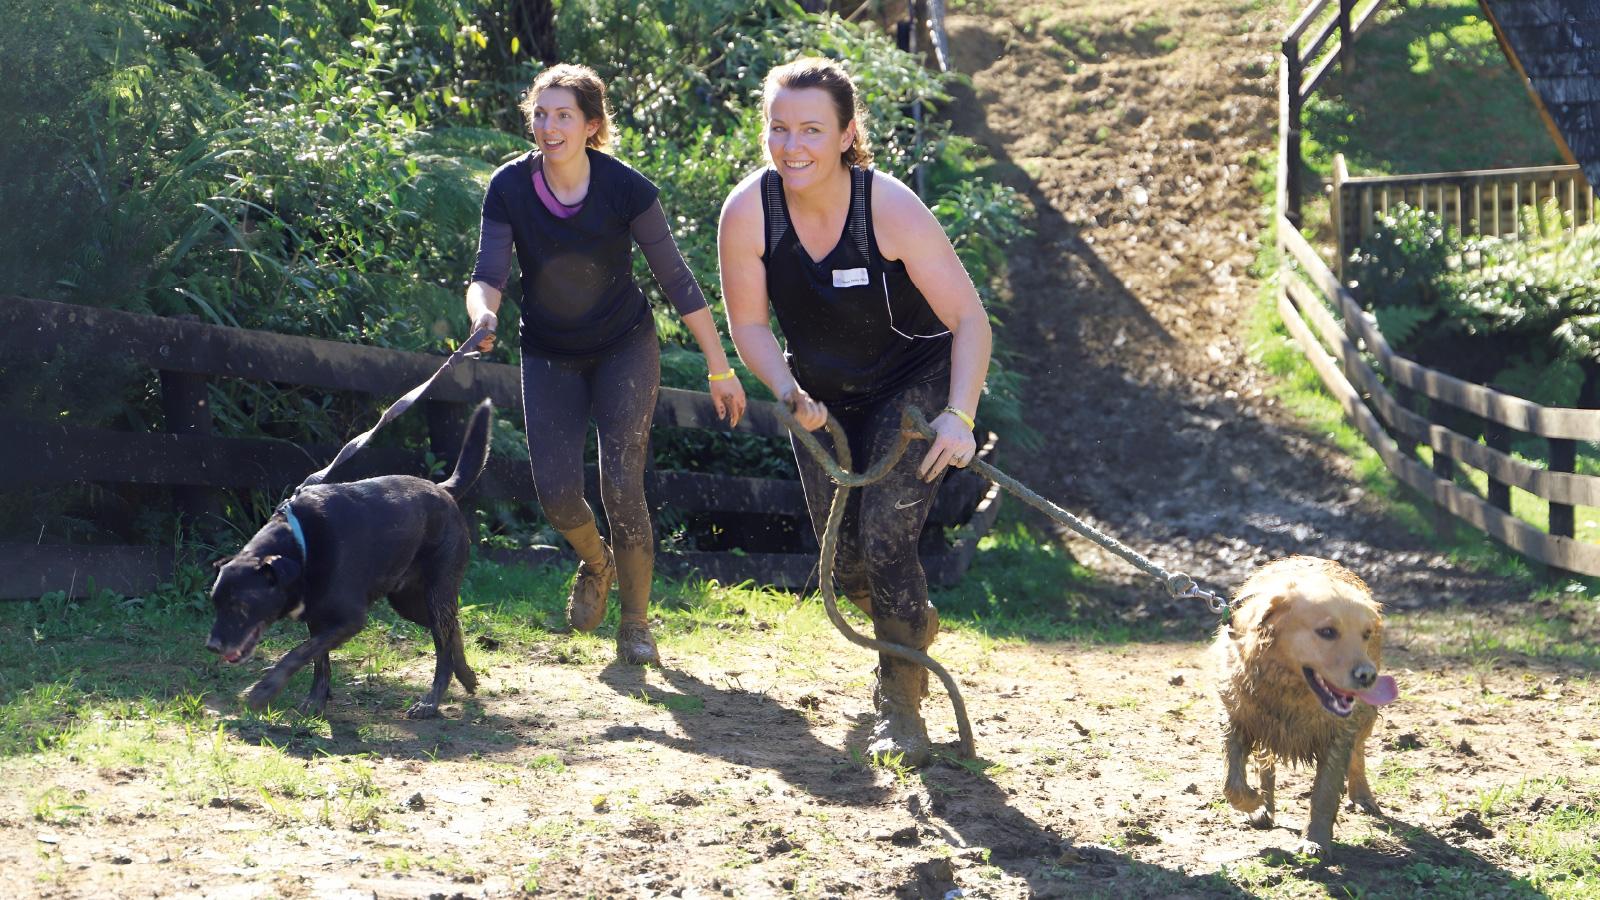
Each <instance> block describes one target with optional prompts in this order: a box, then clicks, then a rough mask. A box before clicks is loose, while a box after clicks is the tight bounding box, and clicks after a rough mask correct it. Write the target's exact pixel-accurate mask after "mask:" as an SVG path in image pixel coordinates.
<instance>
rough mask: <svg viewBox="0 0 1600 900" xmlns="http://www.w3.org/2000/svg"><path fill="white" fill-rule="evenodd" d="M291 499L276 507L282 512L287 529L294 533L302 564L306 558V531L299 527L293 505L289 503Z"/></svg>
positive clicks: (298, 520)
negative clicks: (287, 524) (287, 525)
mask: <svg viewBox="0 0 1600 900" xmlns="http://www.w3.org/2000/svg"><path fill="white" fill-rule="evenodd" d="M292 499H293V498H291V499H290V500H285V501H283V505H282V506H279V507H278V512H281V513H283V518H284V520H285V521H287V522H288V523H289V531H290V533H292V534H293V535H294V542H295V545H296V546H298V547H299V548H300V563H301V565H304V564H305V562H306V559H307V557H306V533H305V530H304V529H303V528H301V527H300V519H299V517H298V516H296V515H295V514H294V507H292V506H290V505H289V503H290V502H291V500H292Z"/></svg>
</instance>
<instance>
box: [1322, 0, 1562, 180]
mask: <svg viewBox="0 0 1600 900" xmlns="http://www.w3.org/2000/svg"><path fill="white" fill-rule="evenodd" d="M1305 117H1306V118H1305V143H1304V152H1305V156H1306V160H1307V162H1308V163H1309V164H1310V166H1311V168H1312V169H1313V170H1314V171H1315V172H1316V173H1317V174H1319V175H1321V176H1324V177H1326V176H1328V175H1329V173H1330V172H1331V167H1332V164H1333V154H1334V153H1335V152H1343V153H1344V154H1345V158H1346V161H1347V162H1348V163H1349V165H1350V168H1351V173H1352V174H1379V173H1384V174H1408V173H1423V172H1449V171H1458V170H1465V169H1488V168H1501V167H1508V166H1539V165H1556V164H1559V163H1561V162H1562V159H1561V156H1560V152H1559V150H1557V148H1556V145H1555V142H1554V141H1553V140H1552V139H1551V137H1550V134H1549V132H1548V131H1546V130H1545V127H1544V123H1543V122H1542V121H1541V119H1540V117H1539V112H1538V109H1537V107H1536V106H1535V105H1534V102H1533V100H1532V98H1531V97H1530V96H1529V94H1528V91H1527V89H1526V88H1524V86H1523V85H1522V82H1521V80H1520V79H1519V78H1518V77H1517V75H1516V71H1515V70H1514V69H1513V68H1512V66H1511V63H1510V62H1509V61H1508V60H1507V59H1506V58H1505V55H1504V54H1502V53H1501V51H1500V45H1499V43H1498V42H1497V41H1496V40H1495V36H1494V29H1493V28H1492V27H1490V25H1489V23H1488V22H1487V21H1486V20H1485V19H1484V18H1483V13H1482V10H1481V9H1480V8H1479V6H1478V3H1477V2H1476V0H1412V2H1409V3H1405V4H1398V3H1391V4H1388V5H1386V7H1385V8H1384V10H1383V11H1382V12H1380V13H1379V14H1378V19H1377V21H1376V22H1375V23H1373V24H1372V25H1370V26H1369V27H1368V29H1367V30H1366V31H1364V32H1362V35H1361V40H1360V42H1359V43H1357V44H1356V45H1355V53H1354V58H1353V63H1352V71H1351V72H1350V73H1349V74H1348V75H1347V74H1345V73H1343V72H1340V71H1339V70H1338V68H1337V67H1335V69H1334V70H1332V71H1331V72H1330V73H1329V74H1328V76H1327V77H1326V78H1325V79H1324V80H1323V81H1322V83H1321V84H1320V85H1319V86H1318V90H1317V92H1316V94H1315V95H1313V97H1312V98H1311V100H1310V101H1309V102H1308V103H1307V104H1306V111H1305Z"/></svg>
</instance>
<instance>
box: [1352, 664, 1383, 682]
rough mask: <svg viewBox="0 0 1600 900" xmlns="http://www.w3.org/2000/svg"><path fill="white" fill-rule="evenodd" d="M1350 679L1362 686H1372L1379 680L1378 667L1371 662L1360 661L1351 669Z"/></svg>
mask: <svg viewBox="0 0 1600 900" xmlns="http://www.w3.org/2000/svg"><path fill="white" fill-rule="evenodd" d="M1350 680H1351V681H1354V682H1355V683H1356V684H1357V685H1359V686H1360V687H1362V688H1369V687H1372V683H1373V682H1375V681H1377V680H1378V667H1377V666H1375V665H1373V664H1372V663H1369V662H1364V663H1360V664H1359V665H1357V666H1356V667H1355V668H1354V669H1351V670H1350Z"/></svg>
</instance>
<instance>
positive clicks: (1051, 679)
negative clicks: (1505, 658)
mask: <svg viewBox="0 0 1600 900" xmlns="http://www.w3.org/2000/svg"><path fill="white" fill-rule="evenodd" d="M196 636H199V635H198V634H197V635H196ZM762 636H764V637H765V638H766V639H767V640H766V641H763V640H761V637H762ZM1394 644H1395V645H1396V649H1395V650H1394V651H1393V653H1392V654H1391V659H1392V664H1391V671H1393V672H1394V673H1395V674H1396V676H1397V677H1398V678H1399V679H1400V682H1401V684H1402V685H1404V686H1405V688H1406V692H1407V693H1406V698H1405V700H1404V701H1403V702H1401V703H1398V704H1396V705H1394V706H1393V707H1391V708H1390V711H1388V712H1386V713H1385V718H1384V720H1383V722H1382V724H1381V725H1380V727H1379V730H1378V732H1377V733H1376V734H1375V736H1374V740H1373V743H1372V748H1371V757H1372V764H1373V766H1374V771H1376V772H1378V773H1379V774H1378V775H1377V776H1376V781H1375V786H1376V789H1377V793H1378V797H1379V799H1380V802H1382V803H1384V804H1385V805H1386V807H1387V809H1388V811H1389V813H1390V814H1391V815H1393V816H1394V818H1392V819H1390V818H1386V819H1376V818H1372V817H1369V816H1366V815H1359V814H1352V813H1346V814H1345V815H1343V816H1342V817H1341V819H1340V822H1339V825H1338V828H1337V831H1336V835H1337V839H1338V841H1339V847H1338V850H1339V853H1338V856H1337V858H1336V859H1335V861H1334V863H1333V864H1332V865H1331V866H1329V867H1327V868H1323V869H1313V870H1307V872H1308V874H1306V875H1305V876H1304V877H1305V878H1306V879H1308V881H1307V882H1306V884H1308V885H1309V886H1313V887H1314V886H1315V885H1316V884H1319V883H1320V884H1323V885H1327V886H1328V888H1329V889H1330V890H1331V889H1333V887H1334V886H1337V885H1340V884H1347V883H1353V884H1354V885H1355V886H1356V887H1358V888H1359V887H1360V886H1362V885H1363V884H1365V885H1366V889H1367V890H1368V891H1369V892H1371V891H1373V889H1374V887H1381V886H1384V885H1387V886H1388V887H1389V888H1390V890H1391V891H1392V890H1393V889H1394V887H1395V886H1396V885H1398V886H1399V890H1400V894H1399V895H1401V896H1404V895H1405V894H1406V891H1407V890H1408V888H1407V885H1409V884H1417V885H1426V884H1430V883H1432V882H1430V881H1428V880H1426V879H1424V880H1423V881H1414V882H1408V881H1406V880H1405V877H1406V876H1407V873H1409V872H1411V871H1412V869H1407V867H1413V868H1415V867H1417V866H1422V867H1424V868H1425V867H1427V866H1433V867H1435V868H1436V869H1437V870H1438V872H1439V873H1443V874H1442V875H1435V876H1427V877H1431V878H1437V877H1444V876H1448V877H1454V878H1459V879H1463V880H1466V881H1472V882H1474V883H1477V884H1480V885H1483V886H1485V887H1486V889H1490V888H1492V889H1495V890H1500V889H1503V888H1505V886H1506V885H1507V883H1508V876H1507V875H1506V873H1505V872H1504V871H1503V870H1502V869H1501V868H1499V865H1500V862H1501V857H1502V854H1503V852H1504V851H1503V846H1502V845H1501V843H1500V840H1499V837H1500V834H1501V833H1502V832H1498V831H1496V830H1495V829H1494V828H1490V827H1487V826H1486V825H1485V824H1484V818H1483V816H1485V815H1487V814H1486V813H1480V812H1479V810H1480V808H1481V802H1480V799H1479V798H1480V792H1481V791H1483V790H1484V789H1485V788H1487V787H1489V786H1492V785H1502V784H1503V785H1511V786H1514V787H1513V788H1512V789H1511V790H1508V791H1507V793H1506V795H1505V798H1504V803H1502V804H1501V805H1500V806H1499V807H1498V808H1497V809H1496V810H1495V812H1496V814H1497V816H1498V818H1496V819H1495V820H1494V821H1495V823H1496V827H1497V828H1499V829H1501V830H1502V831H1503V829H1505V828H1507V827H1515V826H1516V825H1517V824H1518V823H1522V822H1525V821H1526V820H1527V819H1529V818H1531V817H1532V816H1533V814H1534V813H1535V812H1537V811H1538V810H1539V809H1541V808H1543V809H1546V810H1548V809H1553V808H1556V807H1557V806H1559V805H1561V804H1566V803H1575V802H1577V801H1574V798H1573V797H1572V796H1571V795H1570V791H1569V789H1568V788H1566V787H1565V786H1564V782H1563V781H1562V780H1561V779H1560V778H1558V777H1557V776H1558V775H1560V774H1561V773H1571V772H1573V771H1577V770H1580V769H1581V767H1582V766H1583V765H1584V762H1585V760H1586V758H1588V757H1587V756H1586V751H1585V750H1584V749H1583V747H1585V746H1587V747H1588V748H1589V750H1588V751H1587V752H1588V753H1592V752H1593V747H1594V743H1593V742H1594V740H1595V735H1594V734H1593V730H1594V726H1593V724H1592V723H1593V718H1594V712H1595V709H1596V706H1597V703H1600V690H1597V689H1596V686H1595V685H1593V684H1592V683H1590V682H1586V681H1580V680H1569V679H1568V678H1567V677H1564V676H1557V675H1550V674H1548V673H1537V672H1524V671H1515V672H1511V673H1505V672H1494V671H1489V670H1485V671H1484V672H1483V673H1481V677H1464V676H1462V675H1461V674H1460V673H1459V671H1456V672H1451V671H1448V670H1447V669H1445V668H1444V667H1440V666H1437V665H1436V664H1435V663H1434V662H1433V661H1432V659H1431V658H1430V657H1429V655H1428V653H1427V651H1426V649H1425V647H1424V644H1425V641H1423V640H1421V639H1420V638H1418V637H1412V636H1408V635H1406V634H1405V633H1404V632H1403V631H1402V632H1400V633H1399V634H1397V635H1396V640H1395V641H1394ZM1406 645H1414V646H1412V647H1411V648H1410V649H1409V650H1408V649H1401V648H1402V647H1405V646H1406ZM419 649H420V647H418V646H415V645H413V646H411V647H409V648H404V649H403V650H402V655H404V654H406V653H412V655H410V657H409V658H410V659H411V660H412V662H410V663H409V664H406V665H403V666H398V667H396V668H394V669H392V670H390V671H387V672H385V673H384V674H383V675H382V676H379V677H371V676H364V677H361V678H358V679H356V680H355V683H354V684H351V685H345V686H342V687H341V689H340V692H339V693H336V696H335V703H334V705H333V707H332V708H331V709H330V711H329V719H330V722H331V724H328V723H320V722H314V723H310V724H309V726H308V725H296V724H293V723H286V724H281V725H273V724H266V723H261V722H254V723H252V722H250V721H247V720H240V719H239V718H238V713H237V710H236V709H234V708H233V706H232V704H231V702H229V701H226V700H224V701H223V702H221V703H220V704H218V707H219V708H218V709H217V710H212V711H206V710H201V711H200V715H199V716H198V719H197V721H196V723H195V724H194V725H192V726H191V730H190V733H189V735H188V737H187V738H185V737H184V735H183V734H173V733H171V732H170V729H166V730H163V731H162V732H160V733H159V735H153V736H152V737H151V738H150V739H147V740H146V741H145V742H144V743H143V744H142V745H140V748H139V749H138V750H137V751H135V750H134V749H132V748H129V747H127V746H125V745H122V744H119V739H118V737H117V736H116V734H115V732H117V731H126V732H133V733H135V734H137V732H138V731H139V729H140V728H141V726H140V724H139V722H138V720H137V718H133V719H130V720H127V721H123V722H120V723H112V724H111V725H110V726H109V727H108V728H107V729H106V730H105V731H104V732H102V733H101V734H100V736H99V737H97V738H93V739H78V741H77V743H76V744H75V746H74V749H73V753H72V754H71V756H70V757H69V758H67V759H61V758H60V757H57V758H56V761H55V762H53V763H47V762H42V761H39V760H37V759H33V760H30V759H26V758H24V759H14V760H12V761H11V762H10V763H9V764H8V767H7V773H6V775H4V776H3V777H0V783H3V784H5V785H7V790H5V791H0V872H5V873H7V878H8V879H9V880H10V883H11V884H12V885H13V886H20V887H21V892H22V895H23V896H40V897H51V898H89V897H108V896H110V897H141V896H142V897H149V896H159V897H185V898H202V897H224V898H232V900H245V898H268V897H294V898H302V897H304V898H312V897H315V898H355V897H362V898H370V897H383V898H389V897H407V898H410V897H418V898H421V897H426V898H449V897H458V896H461V897H484V896H487V897H510V896H519V895H523V894H526V893H532V892H538V893H543V894H546V895H549V896H560V897H567V896H598V897H653V896H674V897H717V896H737V897H768V896H779V895H794V896H801V897H887V896H901V897H931V898H943V897H950V896H964V897H986V898H1012V897H1019V898H1020V897H1072V898H1078V897H1097V896H1098V897H1118V898H1121V897H1238V896H1246V895H1247V893H1246V890H1244V889H1242V888H1241V885H1243V886H1244V887H1245V888H1250V889H1251V890H1253V889H1255V888H1260V889H1267V888H1270V887H1271V885H1272V884H1274V883H1276V882H1277V881H1278V880H1280V879H1282V878H1283V877H1284V875H1283V874H1282V871H1281V870H1275V869H1270V868H1267V867H1266V866H1265V865H1264V864H1263V863H1262V860H1263V859H1268V860H1270V859H1272V858H1273V854H1274V853H1275V852H1276V851H1277V850H1278V848H1283V847H1292V846H1293V844H1294V840H1295V829H1298V828H1300V827H1301V826H1302V825H1303V821H1304V815H1305V794H1306V792H1307V790H1308V788H1309V777H1308V776H1307V775H1306V774H1305V773H1303V772H1295V773H1290V774H1287V775H1280V783H1279V790H1280V797H1281V798H1282V799H1281V800H1280V824H1279V827H1277V828H1275V829H1273V830H1271V831H1265V832H1258V831H1253V830H1251V829H1249V828H1248V827H1246V826H1245V825H1244V824H1243V823H1242V822H1241V821H1240V817H1239V816H1238V815H1237V814H1235V813H1234V812H1233V811H1232V810H1231V809H1229V808H1227V807H1226V805H1225V804H1224V803H1222V802H1221V800H1220V794H1219V784H1220V772H1221V747H1220V745H1219V743H1218V739H1217V729H1216V722H1215V720H1214V715H1215V712H1214V703H1213V701H1212V698H1211V696H1210V688H1209V680H1208V677H1207V675H1206V666H1207V661H1206V651H1205V648H1204V647H1203V646H1202V645H1201V644H1200V643H1198V642H1194V643H1189V642H1186V643H1181V644H1171V645H1127V646H1122V647H1101V648H1093V647H1084V646H1072V645H1051V644H1036V643H1034V644H1021V643H1003V642H996V641H993V640H986V639H982V638H980V637H978V636H976V635H974V634H972V633H962V634H958V635H953V636H951V637H950V638H949V639H948V640H945V641H941V642H940V651H941V654H940V655H941V657H942V658H943V659H944V660H945V662H946V663H947V664H948V665H949V666H950V667H951V669H952V670H953V671H958V672H962V673H964V674H963V677H962V680H963V682H964V684H965V687H966V690H967V692H968V696H969V697H970V698H980V701H981V702H978V703H977V704H976V705H975V706H974V709H975V711H976V717H975V721H974V726H975V730H976V732H977V740H978V745H979V748H980V751H981V753H982V756H983V759H984V761H985V762H984V768H983V770H982V771H981V772H979V771H969V770H968V769H965V768H962V767H961V766H958V765H956V764H955V763H954V762H953V761H948V760H947V761H944V762H941V763H939V764H936V765H934V766H933V767H931V768H929V769H928V770H926V771H925V772H923V773H920V775H918V774H910V773H905V774H898V773H895V772H893V771H891V770H886V769H882V768H874V767H870V766H867V765H865V764H863V762H862V761H861V760H860V758H859V757H853V756H852V755H851V754H849V753H848V752H846V751H843V750H841V749H840V748H842V747H847V746H858V745H859V744H860V742H861V740H862V739H863V737H864V735H865V733H866V730H867V729H868V728H869V727H870V715H869V709H868V704H867V699H866V698H867V696H868V693H869V691H868V686H867V684H866V681H865V677H866V676H865V671H866V667H865V666H864V665H863V659H862V658H861V656H860V655H859V654H856V653H853V652H846V651H841V650H840V647H839V642H838V638H837V637H836V636H835V635H833V634H832V633H831V632H830V631H829V630H828V629H827V626H826V624H825V623H824V622H822V621H821V617H820V615H818V614H817V613H816V611H815V610H814V609H796V610H794V611H793V612H791V613H787V614H779V615H777V616H773V617H771V618H768V617H767V616H766V615H764V614H763V615H761V616H759V617H758V620H757V621H755V622H752V623H751V631H750V633H749V634H746V635H740V636H739V637H738V639H737V640H728V641H724V642H722V643H721V644H719V645H717V647H716V648H715V649H711V650H705V651H701V650H700V649H699V647H697V646H696V645H695V644H694V643H692V639H689V638H686V639H684V640H680V641H674V642H668V643H667V644H666V645H665V649H666V653H667V655H668V658H669V659H670V660H672V662H673V668H672V669H670V670H667V671H650V672H648V673H643V674H641V673H640V672H639V671H638V670H630V669H626V668H622V667H617V666H613V665H606V664H604V663H603V662H600V661H599V658H602V657H603V647H602V646H601V642H599V641H596V640H594V639H591V638H581V639H567V638H558V639H556V640H554V641H552V642H550V643H545V644H538V645H535V646H533V647H518V648H516V653H515V656H514V658H513V657H508V656H498V657H494V658H495V659H497V660H499V661H498V662H495V663H489V664H484V663H483V662H482V660H483V659H484V658H483V657H481V656H480V665H479V671H480V673H481V674H482V675H483V676H484V684H485V694H484V696H483V697H482V698H481V699H480V700H476V701H471V702H468V703H465V704H454V703H452V704H448V705H447V707H446V715H447V716H448V718H447V719H446V720H444V721H441V722H434V723H414V722H409V721H406V720H405V719H404V718H403V717H402V716H401V714H400V710H402V709H403V708H404V705H405V702H406V699H407V697H408V696H409V691H410V689H411V688H412V687H413V686H416V685H421V684H422V683H423V682H424V681H425V679H426V677H427V671H428V665H429V664H428V662H427V660H426V659H425V658H424V657H423V656H422V655H420V654H415V653H414V652H412V651H416V650H419ZM597 651H599V652H597ZM224 696H226V695H224ZM1513 701H1514V702H1513ZM930 711H931V713H932V719H931V726H932V727H931V730H932V732H933V733H934V735H935V736H936V738H943V739H946V740H953V738H954V723H953V721H952V720H951V718H950V715H949V710H948V706H947V705H946V704H944V703H943V702H942V698H941V697H937V696H936V702H934V703H931V704H930ZM219 726H221V731H218V730H217V729H218V727H219ZM88 731H90V732H93V729H92V728H91V729H88ZM1536 731H1537V733H1538V734H1539V735H1541V736H1540V737H1537V738H1530V737H1529V735H1530V734H1533V733H1535V732H1536ZM214 733H215V734H221V735H223V736H224V738H225V739H214V738H213V737H212V735H213V734H214ZM156 737H159V741H157V740H156V739H155V738H156ZM263 740H265V741H270V742H271V743H270V744H267V743H263ZM186 743H187V745H188V746H187V748H186ZM196 744H197V745H198V746H195V745H196ZM112 760H115V762H112ZM1525 779H1531V781H1529V780H1525ZM1541 779H1542V780H1541ZM1516 786H1520V787H1516ZM1280 856H1281V854H1280ZM1224 866H1227V867H1232V869H1233V874H1231V875H1230V879H1229V880H1224V879H1221V878H1218V877H1216V876H1215V875H1214V874H1213V873H1215V872H1217V871H1218V870H1219V868H1222V867H1224ZM1416 871H1424V870H1422V869H1417V870H1416ZM1427 871H1432V870H1427ZM1384 872H1387V875H1384V874H1383V873H1384ZM1424 874H1426V873H1424ZM1412 877H1415V876H1412ZM1253 879H1254V880H1258V881H1259V883H1254V881H1253ZM1495 886H1499V887H1498V888H1497V887H1495ZM958 889H959V890H963V891H965V892H966V893H965V894H958V895H952V894H950V891H953V890H958ZM15 895H16V894H12V896H15ZM1374 895H1381V891H1380V892H1378V893H1377V894H1374ZM1491 895H1493V896H1500V895H1501V894H1498V893H1495V894H1491V893H1484V894H1481V895H1480V894H1474V895H1472V896H1491ZM1294 896H1305V894H1304V893H1296V894H1294ZM1463 896H1465V895H1463Z"/></svg>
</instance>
